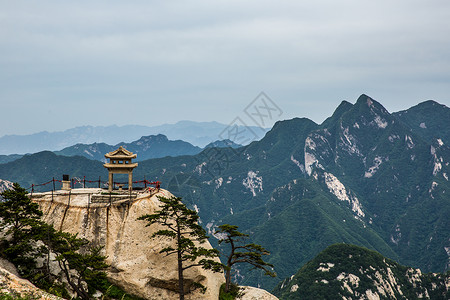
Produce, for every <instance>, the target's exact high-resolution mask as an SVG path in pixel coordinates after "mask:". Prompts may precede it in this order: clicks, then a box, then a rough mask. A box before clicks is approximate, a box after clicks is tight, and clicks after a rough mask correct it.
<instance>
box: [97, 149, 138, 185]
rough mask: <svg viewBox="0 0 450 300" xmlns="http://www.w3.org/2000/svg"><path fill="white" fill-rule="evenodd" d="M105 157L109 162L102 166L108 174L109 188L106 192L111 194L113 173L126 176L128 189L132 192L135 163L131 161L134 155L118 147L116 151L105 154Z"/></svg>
mask: <svg viewBox="0 0 450 300" xmlns="http://www.w3.org/2000/svg"><path fill="white" fill-rule="evenodd" d="M105 157H106V158H107V159H109V162H108V163H106V164H104V165H103V166H104V167H105V168H107V169H108V172H109V176H108V178H109V187H108V190H109V191H110V192H112V190H113V187H114V175H113V174H114V173H119V174H128V189H129V190H130V191H132V190H133V169H134V168H136V167H137V165H138V164H137V163H133V162H132V161H131V160H132V159H133V158H136V154H133V153H132V152H130V151H128V150H127V149H125V148H123V147H122V146H120V147H119V148H118V149H117V150H114V151H112V152H109V153H106V154H105Z"/></svg>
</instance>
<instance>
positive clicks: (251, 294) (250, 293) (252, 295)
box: [239, 286, 278, 300]
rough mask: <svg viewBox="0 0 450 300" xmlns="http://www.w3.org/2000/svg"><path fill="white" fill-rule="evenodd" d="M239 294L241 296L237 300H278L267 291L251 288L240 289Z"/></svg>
mask: <svg viewBox="0 0 450 300" xmlns="http://www.w3.org/2000/svg"><path fill="white" fill-rule="evenodd" d="M241 293H242V294H243V295H242V296H241V297H240V298H239V300H278V298H277V297H275V296H274V295H272V294H271V293H269V292H268V291H266V290H263V289H258V288H255V287H251V286H243V287H241Z"/></svg>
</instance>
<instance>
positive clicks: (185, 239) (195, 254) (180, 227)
mask: <svg viewBox="0 0 450 300" xmlns="http://www.w3.org/2000/svg"><path fill="white" fill-rule="evenodd" d="M158 199H159V201H161V203H162V205H160V208H161V210H158V211H156V212H155V213H154V214H151V215H144V216H141V217H139V218H138V220H144V221H147V224H146V226H151V225H152V224H155V223H158V224H161V225H162V226H164V227H165V229H161V230H158V231H156V232H155V233H154V234H153V235H152V236H151V237H152V238H155V237H158V236H159V237H168V238H170V239H172V240H174V241H175V247H172V246H168V247H166V248H164V249H162V250H161V251H160V253H165V254H166V255H173V254H175V255H177V262H178V265H177V269H178V292H179V295H180V300H183V299H184V295H185V293H187V292H189V290H185V287H184V275H183V272H184V271H185V270H187V269H189V268H192V267H195V266H200V267H202V268H204V269H209V270H212V271H214V272H220V271H221V270H222V268H223V265H222V264H221V263H219V262H217V261H215V260H214V258H216V257H218V256H219V252H218V251H217V250H216V249H206V248H204V247H201V246H199V245H201V244H203V243H204V242H205V241H206V239H207V238H208V237H207V235H206V231H205V230H204V229H203V228H202V227H201V226H200V225H199V224H198V218H199V217H198V215H197V213H196V212H195V211H194V210H191V209H188V208H187V207H186V206H185V205H184V204H183V202H182V201H181V198H179V197H173V196H172V197H170V198H166V197H160V196H158ZM194 286H195V287H200V288H201V289H202V291H203V292H204V291H205V290H206V287H204V286H203V285H202V284H200V283H199V282H195V283H194Z"/></svg>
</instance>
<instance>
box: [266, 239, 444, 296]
mask: <svg viewBox="0 0 450 300" xmlns="http://www.w3.org/2000/svg"><path fill="white" fill-rule="evenodd" d="M413 272H416V271H415V270H413V269H411V268H407V267H404V266H401V265H399V264H398V263H396V262H394V261H392V260H390V259H388V258H385V257H383V256H382V255H381V254H379V253H377V252H375V251H372V250H369V249H366V248H363V247H358V246H355V245H348V244H335V245H332V246H330V247H328V248H327V249H325V250H324V251H322V252H321V253H319V254H318V255H317V256H316V257H315V258H314V259H313V260H311V261H309V262H308V263H307V264H306V265H304V266H303V267H302V268H301V269H300V270H299V271H298V272H297V274H295V275H294V276H293V277H291V278H287V279H285V280H284V281H283V282H282V283H280V284H279V285H278V286H277V287H276V288H275V289H274V290H273V291H272V293H273V294H274V295H276V296H277V297H279V298H280V299H282V300H286V299H337V298H343V297H346V298H347V299H361V297H362V295H366V293H367V291H370V292H372V293H378V294H379V295H380V296H381V298H382V299H419V298H420V295H421V294H422V295H424V294H425V290H426V293H428V295H429V296H430V298H431V299H448V296H450V294H449V292H448V291H446V287H445V282H446V280H448V276H449V275H447V276H445V275H442V274H418V273H416V275H413ZM413 277H414V278H415V279H412V278H413ZM348 278H353V281H351V280H349V279H348ZM446 278H447V279H446ZM381 281H383V282H384V283H383V282H381ZM344 284H347V286H348V287H349V288H350V290H349V288H347V287H345V286H344ZM377 286H379V287H383V288H384V289H385V291H384V292H385V296H383V295H382V293H380V292H379V289H378V287H377ZM388 290H390V292H389V291H388ZM370 292H369V293H370Z"/></svg>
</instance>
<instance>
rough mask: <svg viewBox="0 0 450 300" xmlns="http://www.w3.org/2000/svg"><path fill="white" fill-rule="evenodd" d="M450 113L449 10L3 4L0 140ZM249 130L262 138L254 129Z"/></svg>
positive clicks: (402, 3)
mask: <svg viewBox="0 0 450 300" xmlns="http://www.w3.org/2000/svg"><path fill="white" fill-rule="evenodd" d="M261 91H264V92H265V93H266V94H267V95H268V96H269V97H270V98H271V99H272V100H273V101H274V103H276V105H277V106H278V107H279V108H280V110H281V111H282V114H281V116H279V117H277V118H279V119H290V118H293V117H305V116H306V117H308V118H310V119H312V120H314V121H316V122H318V123H320V122H322V121H323V120H324V119H325V118H326V117H327V116H329V115H331V114H332V112H333V111H334V109H335V108H336V107H337V105H339V103H340V102H341V101H342V100H347V101H350V102H352V103H354V102H355V101H356V99H357V97H358V96H359V95H360V94H362V93H366V94H368V95H369V96H371V97H373V98H374V99H376V100H378V101H379V102H381V103H382V104H383V105H384V106H385V107H386V108H387V109H388V110H389V111H391V112H392V111H398V110H402V109H406V108H409V107H411V106H413V105H416V104H418V103H419V102H422V101H425V100H428V99H433V100H436V101H437V102H439V103H442V104H445V105H447V106H450V1H448V0H440V1H438V0H427V1H424V0H420V1H418V0H395V1H392V0H389V1H387V0H378V1H365V0H347V1H346V0H344V1H335V0H325V1H320V0H316V1H298V0H296V1H280V0H278V1H261V0H258V1H256V0H255V1H242V0H240V1H234V0H227V1H219V0H215V1H211V0H209V1H206V0H205V1H200V0H194V1H186V0H184V1H148V0H145V1H144V0H143V1H112V0H104V1H93V0H89V1H56V0H55V1H46V0H39V1H20V0H14V1H11V0H0V101H1V102H0V104H1V106H0V107H1V111H2V114H1V118H0V136H3V135H5V134H28V133H34V132H38V131H43V130H47V131H60V130H65V129H68V128H72V127H75V126H81V125H112V124H117V125H125V124H141V125H159V124H163V123H175V122H177V121H179V120H194V121H213V120H214V121H218V122H221V123H227V124H228V123H230V122H232V121H233V120H234V119H235V118H236V117H242V118H244V117H243V116H245V114H244V113H243V112H244V109H245V108H246V107H247V105H249V104H250V103H251V102H252V101H253V99H254V98H255V97H256V96H257V95H258V94H259V93H260V92H261ZM246 122H247V123H248V125H254V124H252V123H251V120H250V119H248V120H247V121H246Z"/></svg>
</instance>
